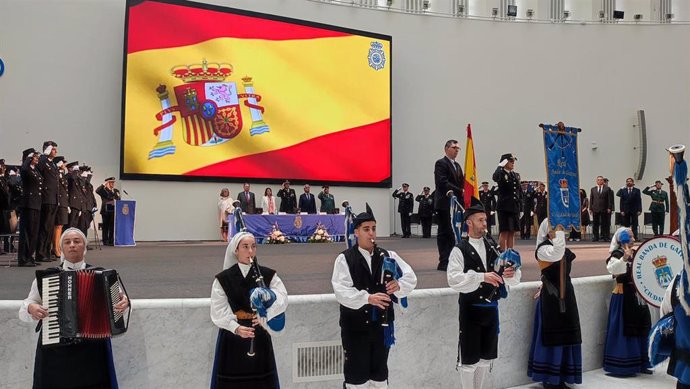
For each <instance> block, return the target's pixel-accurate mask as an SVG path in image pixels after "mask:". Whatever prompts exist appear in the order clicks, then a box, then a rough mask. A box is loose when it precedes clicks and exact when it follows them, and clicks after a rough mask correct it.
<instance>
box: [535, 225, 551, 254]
mask: <svg viewBox="0 0 690 389" xmlns="http://www.w3.org/2000/svg"><path fill="white" fill-rule="evenodd" d="M547 239H549V219H548V218H546V219H544V220H543V221H542V222H541V224H540V225H539V231H537V245H536V247H539V245H540V244H542V242H544V241H545V240H547Z"/></svg>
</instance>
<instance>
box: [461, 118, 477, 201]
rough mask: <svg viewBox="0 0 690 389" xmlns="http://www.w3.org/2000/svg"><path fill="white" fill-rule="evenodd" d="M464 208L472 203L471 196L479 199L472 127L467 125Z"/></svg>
mask: <svg viewBox="0 0 690 389" xmlns="http://www.w3.org/2000/svg"><path fill="white" fill-rule="evenodd" d="M463 196H464V197H465V198H464V202H465V208H469V207H470V205H472V197H474V198H476V199H479V183H478V182H477V163H476V162H475V159H474V141H473V140H472V128H471V127H470V125H469V124H468V125H467V143H466V145H465V191H464V193H463Z"/></svg>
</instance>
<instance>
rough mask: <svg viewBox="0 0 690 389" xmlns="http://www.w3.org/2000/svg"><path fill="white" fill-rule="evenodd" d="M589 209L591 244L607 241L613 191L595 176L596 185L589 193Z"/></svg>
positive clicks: (599, 177) (609, 231)
mask: <svg viewBox="0 0 690 389" xmlns="http://www.w3.org/2000/svg"><path fill="white" fill-rule="evenodd" d="M589 209H590V212H591V213H592V242H597V241H598V240H599V238H601V240H605V241H608V240H609V239H610V237H609V235H610V234H611V212H613V191H612V190H611V188H609V187H608V185H606V183H605V182H604V177H602V176H597V185H596V186H594V187H592V189H591V190H590V192H589Z"/></svg>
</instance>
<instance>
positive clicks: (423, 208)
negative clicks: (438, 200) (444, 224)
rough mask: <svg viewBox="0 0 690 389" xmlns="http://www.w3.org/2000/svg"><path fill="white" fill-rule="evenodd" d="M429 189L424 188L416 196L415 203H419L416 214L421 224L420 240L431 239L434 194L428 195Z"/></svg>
mask: <svg viewBox="0 0 690 389" xmlns="http://www.w3.org/2000/svg"><path fill="white" fill-rule="evenodd" d="M430 191H431V188H429V187H428V186H425V187H424V190H423V191H422V193H420V194H419V195H417V197H416V198H415V201H417V202H418V203H419V208H417V214H418V215H419V222H420V223H421V224H422V238H431V222H432V219H433V217H434V194H433V193H429V192H430Z"/></svg>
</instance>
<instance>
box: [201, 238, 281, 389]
mask: <svg viewBox="0 0 690 389" xmlns="http://www.w3.org/2000/svg"><path fill="white" fill-rule="evenodd" d="M255 261H256V239H255V238H254V235H252V234H251V233H249V232H238V233H237V234H235V236H233V238H232V239H231V240H230V244H228V248H227V250H226V253H225V261H224V263H223V271H222V272H220V273H218V274H217V275H216V277H215V280H214V281H213V286H212V287H211V321H213V324H215V325H216V326H217V327H218V328H219V331H218V341H217V343H216V353H215V360H214V363H213V370H212V373H211V374H212V375H211V389H235V388H239V389H244V388H256V389H276V388H279V387H280V385H279V382H278V371H277V369H276V362H275V355H274V353H273V342H272V341H271V334H270V333H271V332H279V331H282V329H283V328H284V325H285V310H286V309H287V304H288V300H287V290H286V289H285V285H284V284H283V281H282V280H281V279H280V277H278V274H276V271H275V270H273V269H270V268H267V267H263V266H258V264H256V263H254V262H255ZM257 269H258V270H257ZM257 272H258V274H257Z"/></svg>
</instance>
